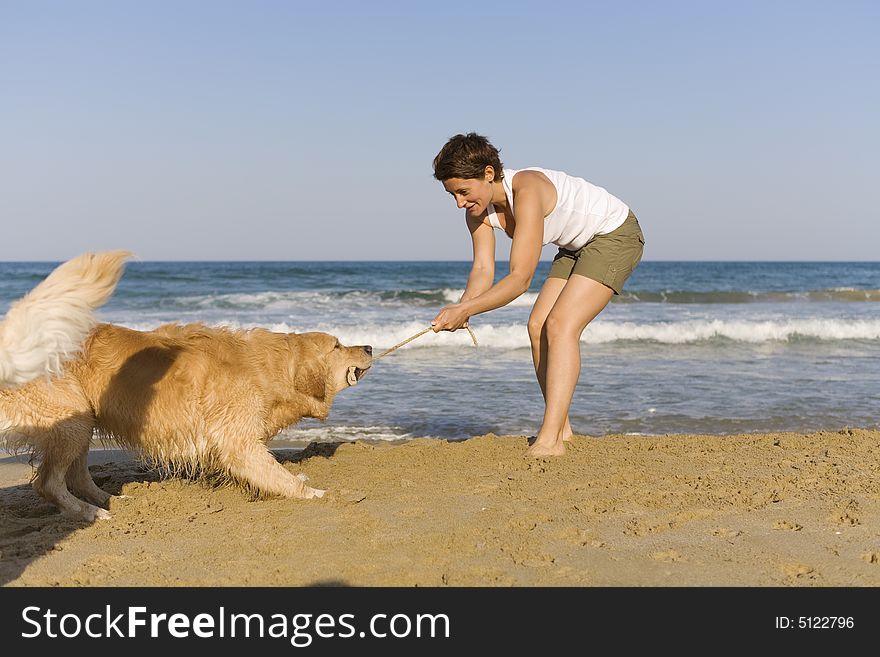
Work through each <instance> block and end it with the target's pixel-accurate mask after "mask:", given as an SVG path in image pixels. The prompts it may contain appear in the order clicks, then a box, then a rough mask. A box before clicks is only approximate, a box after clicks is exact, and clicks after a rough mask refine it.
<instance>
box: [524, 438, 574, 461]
mask: <svg viewBox="0 0 880 657" xmlns="http://www.w3.org/2000/svg"><path fill="white" fill-rule="evenodd" d="M563 454H565V442H564V441H562V440H555V441H553V442H552V443H550V442H547V441H540V440H535V442H534V443H532V446H531V447H529V448H528V449H527V450H526V456H533V457H536V458H537V457H542V456H562V455H563Z"/></svg>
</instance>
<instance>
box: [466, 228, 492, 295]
mask: <svg viewBox="0 0 880 657" xmlns="http://www.w3.org/2000/svg"><path fill="white" fill-rule="evenodd" d="M485 217H486V215H485V214H484V215H482V216H481V217H468V218H467V227H468V230H469V231H470V234H471V242H472V243H473V248H474V264H473V266H472V267H471V273H470V275H468V280H467V285H466V286H465V288H464V294H462V295H461V299H459V303H461V302H462V301H467V300H468V299H473V298H474V297H477V296H479V295H481V294H482V293H483V292H485V291H486V290H488V289H489V288H490V287H492V281H494V280H495V231H494V230H492V226H489V225H487V224H485V223H483V221H484V219H485Z"/></svg>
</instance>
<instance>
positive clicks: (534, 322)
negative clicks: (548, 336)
mask: <svg viewBox="0 0 880 657" xmlns="http://www.w3.org/2000/svg"><path fill="white" fill-rule="evenodd" d="M546 319H547V318H546V317H529V323H528V328H529V339H530V340H531V341H532V342H540V341H541V334H542V333H543V332H544V322H545V321H546Z"/></svg>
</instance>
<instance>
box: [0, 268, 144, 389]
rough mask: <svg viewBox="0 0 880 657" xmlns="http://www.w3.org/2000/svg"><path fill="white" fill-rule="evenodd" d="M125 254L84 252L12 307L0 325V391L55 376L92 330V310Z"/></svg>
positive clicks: (111, 284)
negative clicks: (10, 386) (51, 375)
mask: <svg viewBox="0 0 880 657" xmlns="http://www.w3.org/2000/svg"><path fill="white" fill-rule="evenodd" d="M132 255H133V254H132V253H130V252H129V251H106V252H102V253H84V254H83V255H80V256H78V257H76V258H73V259H72V260H68V261H67V262H65V263H63V264H61V265H59V266H58V267H57V268H56V269H55V271H53V272H52V273H51V274H49V276H48V277H46V279H45V280H44V281H43V282H42V283H40V284H39V285H37V286H36V287H35V288H34V289H33V290H31V291H30V292H29V293H28V294H27V295H26V296H24V297H22V298H21V299H20V300H19V301H17V302H15V303H14V304H13V305H12V306H11V307H10V308H9V312H8V313H7V314H6V317H4V318H3V319H2V320H0V387H3V386H9V385H20V384H23V383H26V382H28V381H30V380H32V379H36V378H37V377H40V376H43V375H50V374H58V373H60V371H61V369H62V365H63V362H64V361H65V360H66V359H68V358H70V357H71V356H73V355H75V354H76V353H77V352H78V351H79V350H80V349H81V348H82V344H83V341H84V340H85V338H86V336H87V335H88V334H89V332H90V331H91V330H92V328H94V326H95V323H96V319H95V316H94V313H93V311H94V310H95V308H98V307H99V306H101V305H103V304H104V303H105V302H106V301H107V299H109V298H110V295H111V294H112V293H113V290H114V289H115V288H116V284H117V283H118V282H119V278H120V277H121V276H122V271H123V269H124V267H125V261H126V260H128V259H129V258H131V257H132Z"/></svg>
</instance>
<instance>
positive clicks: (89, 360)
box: [0, 324, 373, 521]
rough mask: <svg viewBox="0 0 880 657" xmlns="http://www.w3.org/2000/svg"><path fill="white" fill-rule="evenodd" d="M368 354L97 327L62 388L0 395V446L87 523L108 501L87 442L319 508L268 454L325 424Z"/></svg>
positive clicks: (246, 336) (329, 344) (318, 339)
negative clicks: (26, 454)
mask: <svg viewBox="0 0 880 657" xmlns="http://www.w3.org/2000/svg"><path fill="white" fill-rule="evenodd" d="M372 351H373V350H372V347H370V346H357V347H346V346H343V345H341V344H340V343H339V340H338V339H336V338H335V337H333V336H332V335H329V334H327V333H299V334H297V333H278V332H272V331H268V330H265V329H259V328H258V329H249V330H231V329H226V328H213V327H209V326H206V325H204V324H186V325H179V324H168V325H165V326H161V327H159V328H158V329H155V330H153V331H135V330H131V329H128V328H124V327H121V326H116V325H112V324H99V325H98V326H97V328H96V329H95V330H94V331H93V332H92V333H91V334H90V335H89V336H88V338H87V339H86V341H85V345H84V347H83V350H82V352H81V353H80V355H79V356H78V357H77V358H75V359H74V360H72V361H70V362H68V363H67V364H66V365H65V368H64V372H63V374H62V375H61V376H60V377H59V378H56V379H53V380H51V381H44V380H37V381H33V382H31V383H29V384H27V385H25V386H23V387H20V388H17V389H13V390H0V438H2V437H4V436H5V439H6V443H7V446H12V448H16V447H18V448H27V447H30V448H31V449H32V450H33V451H34V452H35V453H36V454H37V455H38V456H39V461H40V463H39V466H38V467H37V472H36V475H35V477H34V480H33V486H34V489H35V490H36V491H37V493H38V494H40V495H41V496H42V497H43V498H44V499H46V500H48V501H49V502H51V503H53V504H54V505H56V506H57V507H58V508H59V510H60V511H61V512H62V513H64V514H65V515H68V516H72V517H74V518H78V519H81V520H85V521H93V520H95V519H106V518H109V517H110V513H109V512H108V511H107V510H105V509H106V508H108V505H109V501H110V499H111V496H110V495H109V494H108V493H106V492H105V491H103V490H101V489H100V488H99V487H98V486H97V485H96V484H95V482H94V480H93V479H92V477H91V474H90V473H89V469H88V464H87V456H88V449H89V443H90V441H91V439H92V436H93V435H94V434H97V435H98V436H99V437H102V438H106V439H111V440H113V441H114V442H116V443H119V444H121V445H124V446H126V447H128V448H130V449H133V450H136V451H138V452H139V453H140V455H141V456H142V457H143V458H144V460H146V461H147V462H149V463H151V464H152V465H155V466H159V467H161V468H163V469H165V470H167V471H170V472H172V473H176V474H179V473H185V474H187V475H190V476H197V475H211V476H215V477H216V476H219V477H220V478H221V479H225V480H228V481H233V482H236V483H237V484H239V485H241V486H242V487H244V488H245V489H248V490H249V491H250V492H251V493H252V494H254V495H255V496H257V497H265V496H281V497H288V498H303V499H308V498H313V497H321V496H322V495H323V494H324V492H325V491H323V490H319V489H315V488H311V487H309V486H306V485H305V483H304V477H303V476H302V475H296V476H295V475H293V474H291V473H290V472H288V471H287V470H286V469H285V468H284V467H283V466H282V465H281V464H280V463H278V461H277V460H276V459H275V458H274V457H273V455H272V453H271V452H270V451H269V450H268V448H267V446H266V443H267V442H268V441H269V439H271V438H272V437H273V436H275V435H276V434H277V433H278V432H279V431H281V430H282V429H284V428H285V427H288V426H291V425H292V424H295V423H296V422H298V421H299V420H300V419H302V418H304V417H311V418H319V419H322V420H323V419H326V418H327V416H328V414H329V412H330V406H331V404H332V403H333V399H334V397H335V395H336V393H338V392H340V391H341V390H343V389H345V388H348V387H350V386H354V385H356V384H357V383H358V381H359V380H360V379H361V378H362V377H363V376H364V374H366V372H367V370H368V369H369V368H370V366H371V365H372ZM4 427H5V430H4Z"/></svg>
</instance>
